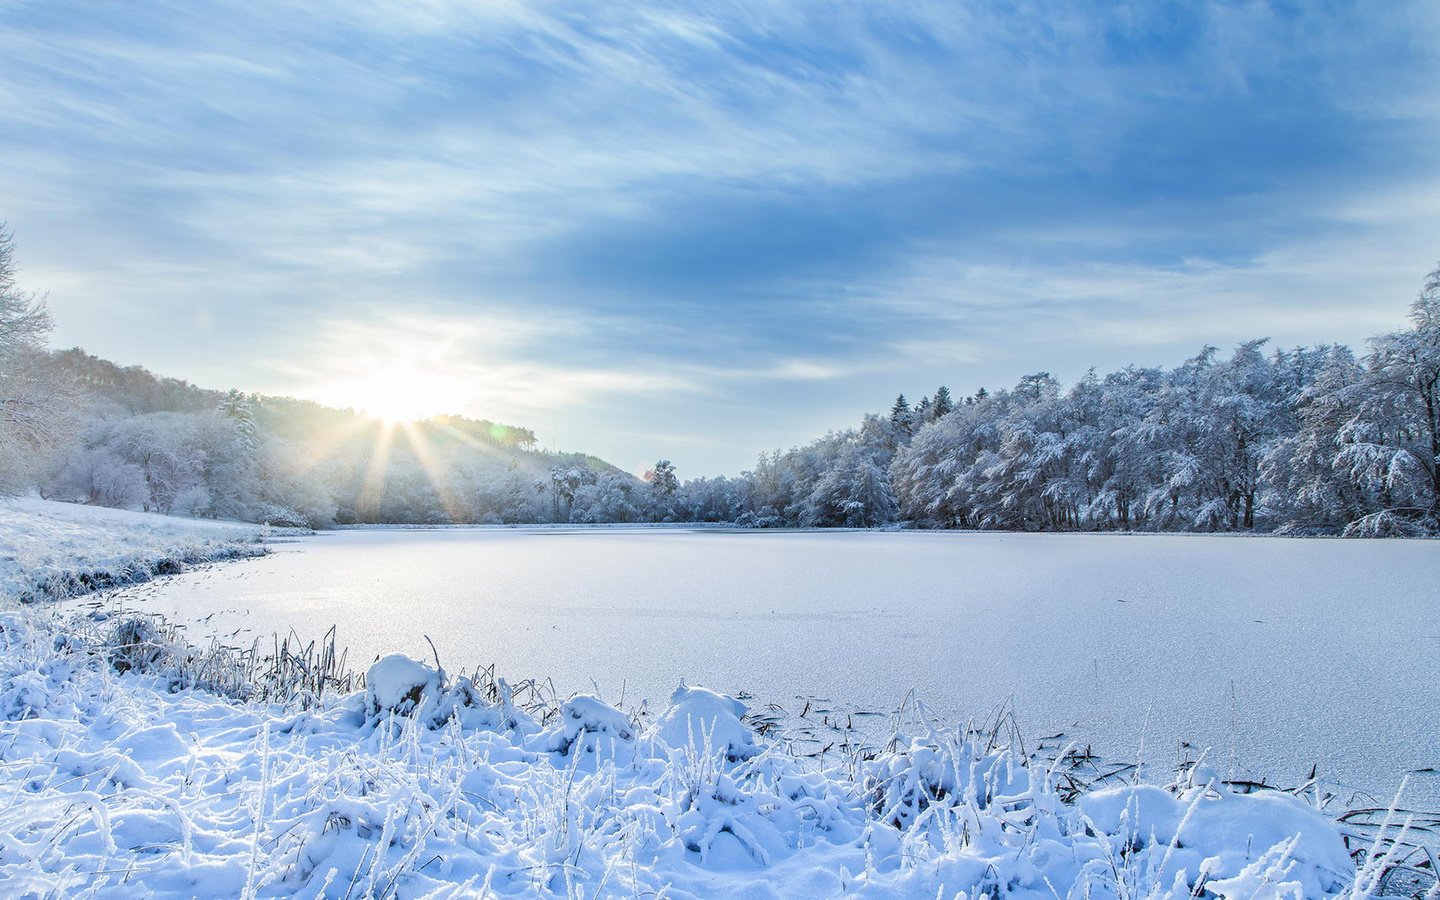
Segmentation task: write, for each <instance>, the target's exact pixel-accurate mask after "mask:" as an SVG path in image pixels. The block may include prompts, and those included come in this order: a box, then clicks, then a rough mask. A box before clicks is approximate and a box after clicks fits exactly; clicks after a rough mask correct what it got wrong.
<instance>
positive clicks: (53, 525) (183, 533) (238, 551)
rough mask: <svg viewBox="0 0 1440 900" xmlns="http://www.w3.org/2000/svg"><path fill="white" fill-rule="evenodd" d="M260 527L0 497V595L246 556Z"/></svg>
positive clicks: (142, 576) (74, 589) (113, 581)
mask: <svg viewBox="0 0 1440 900" xmlns="http://www.w3.org/2000/svg"><path fill="white" fill-rule="evenodd" d="M266 531H267V530H266V529H263V528H261V527H260V526H257V525H247V524H243V523H240V522H216V521H210V520H204V519H172V518H169V517H167V516H155V515H149V514H146V513H138V512H127V511H125V510H118V509H105V508H104V507H91V506H80V505H77V504H74V503H53V502H48V501H44V500H38V499H35V498H29V497H17V498H9V499H6V498H0V548H3V550H4V553H3V555H0V597H11V598H21V599H32V598H34V597H36V596H38V595H43V594H46V593H50V594H53V595H64V594H67V593H83V592H84V591H86V590H93V589H95V588H98V587H107V586H111V585H117V584H130V583H134V582H139V581H146V580H148V579H150V578H152V577H154V576H155V575H157V574H170V573H173V572H177V571H180V568H179V566H180V565H184V564H187V563H196V562H201V561H205V560H214V559H228V558H236V557H242V556H251V555H255V554H258V553H260V552H262V548H261V547H260V546H259V544H258V543H257V542H258V541H259V540H260V538H261V535H262V533H264V532H266ZM177 564H178V565H177Z"/></svg>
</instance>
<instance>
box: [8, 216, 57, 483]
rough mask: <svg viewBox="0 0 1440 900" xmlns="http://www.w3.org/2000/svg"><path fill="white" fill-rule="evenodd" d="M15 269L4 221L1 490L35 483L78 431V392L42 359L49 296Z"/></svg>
mask: <svg viewBox="0 0 1440 900" xmlns="http://www.w3.org/2000/svg"><path fill="white" fill-rule="evenodd" d="M15 275H16V268H15V242H14V236H13V235H12V234H11V233H10V232H9V231H8V230H7V229H6V228H5V227H4V225H3V224H0V494H6V493H13V492H15V491H18V490H20V489H22V488H24V487H27V486H28V485H30V484H31V483H32V482H33V480H34V478H35V475H36V466H37V463H38V462H39V461H40V460H42V459H43V458H44V457H46V456H48V454H49V453H50V452H52V451H53V450H54V449H55V448H56V447H57V446H59V445H60V444H61V443H62V442H63V441H64V440H65V439H66V438H67V437H69V435H70V434H71V432H72V431H73V419H72V416H73V411H72V409H71V407H70V404H71V401H72V399H73V392H72V391H71V390H70V389H69V386H68V385H66V384H64V383H63V382H61V381H59V380H56V379H54V378H51V377H48V376H47V373H46V372H45V371H44V370H43V369H42V368H41V366H40V365H39V364H38V363H39V360H40V358H41V355H42V354H43V348H44V344H45V339H46V337H47V336H48V335H49V334H50V329H51V327H52V322H51V320H50V313H49V312H48V311H47V310H46V308H45V298H44V297H43V296H41V295H38V294H34V293H26V292H24V291H21V290H20V289H19V287H17V285H16V280H15Z"/></svg>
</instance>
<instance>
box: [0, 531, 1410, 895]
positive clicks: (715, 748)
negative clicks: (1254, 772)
mask: <svg viewBox="0 0 1440 900" xmlns="http://www.w3.org/2000/svg"><path fill="white" fill-rule="evenodd" d="M30 514H31V515H32V516H33V514H34V511H33V510H31V511H30ZM153 518H155V517H145V519H144V520H139V521H134V520H132V521H127V522H115V521H110V522H108V523H107V524H106V526H105V527H108V528H110V529H111V531H109V532H106V535H107V536H106V538H105V540H98V539H97V541H96V542H95V543H92V544H91V545H89V546H90V547H92V548H93V547H94V546H100V545H103V546H105V547H106V549H108V550H110V551H115V550H116V549H117V547H116V545H115V543H114V541H115V540H116V536H117V535H122V534H123V533H124V530H125V529H126V528H130V529H132V530H134V531H135V534H134V535H133V536H132V538H133V542H132V544H131V545H129V548H128V550H129V552H128V553H119V552H110V553H108V555H104V556H97V557H94V558H92V559H91V560H90V561H89V562H88V563H87V565H88V566H89V569H88V571H97V572H103V571H106V570H105V568H104V567H105V566H106V565H115V564H120V563H126V562H127V561H132V560H134V559H136V558H148V557H144V554H145V553H147V552H154V551H153V548H154V547H155V546H157V543H158V544H165V546H166V547H168V548H170V549H172V550H174V551H176V552H177V553H178V554H179V555H180V556H184V555H185V554H198V553H199V552H200V551H199V550H198V549H197V548H205V547H208V546H210V544H209V543H208V542H211V541H215V540H217V538H218V537H219V536H218V535H217V534H216V533H215V532H214V530H213V528H210V527H209V526H208V525H202V526H199V527H197V528H196V529H194V530H193V531H191V532H190V533H189V535H188V537H187V536H186V535H183V534H177V533H167V534H165V535H163V536H157V535H156V534H155V533H153V532H152V531H146V530H145V529H144V528H142V527H141V526H143V525H147V524H148V525H150V526H152V527H153V526H156V525H157V523H154V522H147V521H146V520H149V519H153ZM71 524H75V525H77V528H76V530H77V531H83V530H84V529H86V528H90V529H94V528H96V527H98V525H97V523H95V522H84V523H78V524H77V523H73V522H72V523H71ZM168 524H170V525H174V524H176V523H173V522H171V523H168ZM52 525H53V523H52ZM38 527H39V526H35V525H34V523H33V522H30V523H21V524H20V525H19V526H18V527H17V524H16V523H15V522H13V521H12V522H9V523H5V522H0V538H4V539H6V540H7V541H8V543H7V544H6V545H5V549H6V550H7V551H11V547H12V546H14V545H16V543H17V538H16V537H15V535H16V533H17V532H22V531H28V532H29V537H30V539H31V541H30V543H31V545H32V546H31V547H30V549H31V550H32V551H33V550H34V547H33V544H34V539H35V538H36V537H37V536H38V535H37V533H36V529H37V528H38ZM51 530H52V532H54V533H55V534H60V533H63V532H64V529H62V528H59V527H58V526H55V527H53V528H52V529H51ZM102 530H103V529H102ZM227 537H229V538H230V539H232V540H234V539H239V540H242V541H243V540H253V539H254V538H253V536H252V537H248V538H247V537H244V536H240V537H238V538H237V536H236V535H233V534H231V535H227ZM161 538H163V540H162V539H161ZM67 540H68V541H69V543H68V545H67V548H66V551H65V552H66V553H68V554H69V555H68V556H66V557H65V558H67V559H70V560H72V561H75V562H76V563H77V564H78V563H80V562H85V560H84V554H85V553H86V552H87V550H86V547H85V546H82V544H81V543H80V542H77V540H76V539H75V535H74V534H69V535H68V537H67ZM187 540H188V541H190V542H191V543H188V544H187V543H186V541H187ZM166 541H169V542H170V543H168V544H167V543H165V542H166ZM53 555H54V554H52V556H53ZM31 558H33V556H32V557H31ZM57 558H58V557H57ZM197 558H198V557H197ZM21 565H22V561H21V554H19V553H15V552H7V553H6V554H5V566H6V568H5V570H4V571H3V572H0V574H3V575H4V577H5V579H6V580H5V581H4V582H3V584H4V585H5V586H6V589H7V591H13V588H12V587H11V586H12V585H14V584H21V583H26V582H25V579H24V577H22V576H21V575H19V574H17V571H16V570H19V569H20V567H21ZM10 596H11V597H14V596H15V594H14V593H11V594H10ZM0 644H3V647H4V651H5V652H4V654H3V659H4V663H3V673H0V674H3V677H0V710H3V712H4V718H3V720H0V746H4V747H5V748H6V749H4V750H3V752H0V766H3V771H4V773H5V775H4V779H3V787H4V788H5V789H6V792H7V793H9V795H10V796H11V797H12V798H16V799H13V800H12V801H11V802H10V804H9V806H8V807H0V875H4V876H6V879H7V881H6V883H7V884H11V885H14V886H15V890H16V893H17V894H19V895H24V894H26V893H27V892H32V891H33V892H35V893H38V894H47V893H52V892H59V893H65V892H74V891H87V890H89V891H94V892H95V893H97V894H99V895H101V896H130V895H134V894H136V893H140V894H143V893H145V892H146V891H149V892H152V893H154V894H156V895H162V896H191V895H240V896H279V895H289V894H297V893H298V894H303V895H306V896H344V895H354V894H355V893H356V892H357V891H358V892H360V893H362V894H363V893H365V892H373V893H375V894H379V895H384V894H385V893H386V892H388V891H392V890H395V891H398V892H399V893H400V895H402V896H457V895H466V894H474V893H477V892H478V893H480V894H482V895H489V894H516V895H531V894H537V893H555V894H557V895H564V896H587V897H588V896H634V895H636V894H641V893H648V892H654V893H657V894H659V895H664V896H674V897H687V896H694V897H703V896H713V895H716V894H720V893H724V894H732V893H745V892H751V893H752V894H753V895H756V896H780V897H808V896H837V895H842V896H870V897H890V896H925V897H933V896H936V895H937V893H939V894H941V895H943V896H946V897H950V896H967V897H976V896H979V895H981V894H982V893H985V892H989V893H990V894H992V895H993V894H994V893H995V892H996V891H1000V892H1004V893H1007V894H1009V895H1011V896H1021V897H1025V896H1035V897H1040V896H1045V897H1050V896H1062V897H1068V896H1077V897H1078V896H1087V895H1088V896H1136V895H1146V896H1157V897H1168V896H1176V897H1182V896H1191V895H1192V892H1194V891H1206V892H1208V893H1205V894H1204V895H1205V896H1216V897H1241V896H1243V897H1253V896H1261V897H1265V896H1275V897H1281V896H1304V897H1327V896H1365V895H1366V894H1368V893H1373V892H1375V890H1376V888H1377V887H1378V883H1376V880H1377V879H1378V878H1379V876H1380V875H1381V874H1382V871H1381V869H1380V868H1379V866H1378V864H1372V865H1370V866H1368V867H1366V868H1364V869H1363V870H1362V872H1361V873H1360V877H1359V879H1358V881H1357V879H1356V873H1355V868H1354V863H1353V862H1352V860H1351V857H1350V854H1349V850H1348V849H1347V846H1346V843H1345V841H1344V840H1343V838H1342V830H1341V828H1340V827H1338V826H1337V825H1336V824H1335V823H1333V822H1330V821H1328V820H1327V819H1326V818H1325V817H1324V816H1323V815H1322V814H1321V813H1320V812H1319V811H1317V810H1316V809H1314V808H1313V807H1312V806H1310V805H1308V804H1307V803H1305V802H1303V801H1302V800H1301V799H1297V798H1296V797H1294V796H1291V795H1290V794H1287V793H1283V792H1278V791H1261V792H1258V793H1254V794H1239V793H1235V792H1232V791H1231V790H1229V789H1228V788H1227V787H1226V786H1225V785H1224V784H1222V783H1221V782H1220V781H1219V778H1218V776H1217V775H1216V774H1215V773H1214V771H1213V770H1212V769H1211V768H1210V767H1208V766H1206V765H1204V764H1203V762H1202V763H1201V764H1198V765H1195V766H1193V767H1191V768H1189V769H1187V770H1185V771H1182V772H1178V773H1176V775H1175V778H1174V780H1173V782H1171V783H1169V784H1166V785H1146V784H1128V783H1118V784H1117V783H1115V782H1113V781H1111V782H1107V783H1104V784H1087V783H1086V781H1085V779H1084V778H1083V777H1081V776H1080V774H1079V773H1080V772H1081V768H1080V767H1079V766H1075V765H1069V764H1063V765H1061V764H1056V765H1051V766H1049V767H1046V766H1037V764H1036V762H1035V760H1033V759H1030V758H1027V757H1026V756H1025V755H1024V754H1023V753H1021V752H1020V751H1019V750H1018V749H1017V747H1016V745H1015V743H1014V742H1013V741H1011V740H1008V739H1006V736H1004V735H1003V734H1001V733H1000V732H999V731H998V730H992V731H991V732H989V733H988V734H987V733H981V732H973V731H971V732H964V731H960V730H954V729H938V728H932V729H924V728H920V729H916V730H915V731H914V733H912V734H909V735H905V736H897V739H896V740H895V741H893V742H892V743H891V744H890V745H889V746H888V747H887V748H885V750H884V751H883V752H880V753H877V754H874V755H873V756H868V757H866V756H862V755H860V754H856V755H853V756H851V757H850V758H849V759H848V760H844V761H838V762H837V761H834V760H832V761H830V762H828V763H825V764H823V765H822V764H818V763H816V762H815V761H814V760H812V759H806V758H801V757H797V756H794V755H792V754H790V753H787V752H786V750H785V749H784V747H783V746H782V744H781V742H780V741H779V740H777V739H775V738H774V737H773V736H761V735H758V734H756V733H755V731H754V729H753V728H752V727H751V725H750V724H748V723H747V720H746V719H745V717H744V715H743V714H744V707H743V704H741V703H740V702H739V701H736V700H733V699H731V698H726V697H723V696H721V695H717V694H712V693H710V692H708V691H705V690H703V689H683V688H682V689H681V690H677V692H676V694H675V695H674V696H673V697H672V698H671V705H670V706H669V708H668V709H666V710H663V711H660V712H659V714H658V715H656V716H653V717H652V716H644V717H639V718H637V717H633V716H631V715H629V714H627V713H625V712H623V711H621V710H617V709H615V708H613V707H610V706H608V705H607V704H604V703H603V702H601V701H600V700H598V699H596V698H591V697H573V698H570V699H568V700H565V701H559V700H558V699H557V698H548V699H540V698H538V697H535V696H533V695H532V696H530V698H529V700H523V699H522V700H517V695H516V693H515V692H514V691H513V690H512V688H511V687H510V686H508V685H506V684H505V683H504V682H503V680H501V679H498V678H493V677H491V678H480V679H478V680H472V679H465V678H450V677H447V675H446V674H445V673H444V672H443V671H442V670H437V669H436V668H435V667H432V666H430V665H427V664H425V663H420V662H417V661H414V660H405V659H403V658H397V657H392V658H388V659H387V660H383V661H382V663H383V665H381V666H379V667H378V668H375V667H372V669H371V671H370V673H369V674H370V678H369V684H368V687H367V689H366V690H365V691H364V692H353V691H352V692H348V693H340V692H335V691H332V692H329V693H322V694H320V695H318V696H314V695H313V692H312V695H311V696H306V697H303V698H297V697H291V698H290V699H289V700H288V701H277V700H274V699H273V697H274V696H278V695H274V694H272V695H271V697H272V699H266V700H263V701H257V700H256V699H254V698H252V699H251V701H250V702H248V703H240V702H237V701H235V700H232V699H227V698H226V697H224V696H222V694H223V691H222V692H220V693H217V692H216V691H214V690H206V689H204V687H203V686H197V684H200V683H201V682H200V681H199V680H197V679H195V678H193V677H192V676H193V675H194V674H195V673H196V672H200V671H208V672H209V673H210V675H211V676H214V675H215V673H217V672H220V671H223V670H224V666H225V665H227V664H229V663H227V662H226V660H223V659H221V660H218V661H217V660H216V658H215V657H214V656H213V654H214V653H215V648H212V649H211V650H210V651H201V650H198V649H197V648H193V647H189V646H187V645H184V644H183V642H178V641H176V640H174V639H173V637H166V636H164V635H163V634H162V633H161V632H160V631H158V630H157V631H144V630H143V629H142V630H139V631H137V629H136V626H134V625H133V624H131V620H129V619H117V620H113V621H112V620H108V619H106V618H105V617H103V616H102V617H95V618H91V619H88V620H86V619H84V618H83V617H82V618H73V619H69V620H64V619H61V618H60V617H58V616H56V615H55V614H54V613H53V611H52V610H49V609H47V608H45V607H44V606H43V605H42V606H41V607H38V608H36V607H31V608H29V609H25V610H17V611H14V612H10V613H6V614H4V617H3V619H0ZM207 652H208V653H210V654H212V655H211V656H209V657H207V656H206V653H207ZM252 664H253V661H252ZM207 666H208V667H209V668H208V669H207V668H206V667H207ZM122 670H124V671H122ZM187 679H189V680H187ZM1059 756H1060V758H1061V759H1062V760H1064V759H1066V758H1067V754H1066V753H1064V752H1062V753H1061V754H1060V755H1059ZM1354 833H1355V834H1358V832H1354ZM1422 874H1424V873H1422ZM7 889H8V888H7Z"/></svg>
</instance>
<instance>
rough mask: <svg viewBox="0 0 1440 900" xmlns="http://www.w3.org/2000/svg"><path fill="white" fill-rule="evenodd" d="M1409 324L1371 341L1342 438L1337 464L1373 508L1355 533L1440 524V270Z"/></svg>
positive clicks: (1418, 300)
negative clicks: (1368, 493)
mask: <svg viewBox="0 0 1440 900" xmlns="http://www.w3.org/2000/svg"><path fill="white" fill-rule="evenodd" d="M1410 323H1411V327H1410V328H1409V329H1408V330H1406V331H1396V332H1391V333H1389V334H1382V335H1380V336H1379V337H1376V338H1374V339H1373V340H1372V341H1371V352H1370V355H1369V356H1368V357H1367V358H1366V373H1365V381H1364V384H1365V391H1364V399H1363V402H1362V403H1361V405H1360V410H1359V412H1358V414H1357V415H1356V416H1355V417H1354V418H1353V419H1352V420H1351V421H1350V422H1349V423H1348V424H1347V425H1346V426H1345V429H1344V431H1343V435H1342V441H1343V442H1344V443H1345V447H1344V449H1343V450H1342V451H1341V454H1340V459H1339V463H1340V464H1341V465H1343V466H1345V467H1346V468H1348V470H1349V471H1350V472H1351V474H1352V475H1353V476H1354V477H1356V478H1357V479H1358V480H1360V481H1361V482H1363V483H1365V484H1367V485H1368V486H1369V487H1370V488H1371V489H1373V490H1375V491H1376V492H1377V493H1378V495H1379V500H1380V507H1381V509H1380V510H1379V511H1377V513H1374V514H1372V516H1374V518H1373V519H1372V520H1370V521H1368V522H1363V523H1359V524H1358V525H1357V530H1358V531H1360V532H1361V533H1366V534H1369V533H1386V532H1387V530H1388V528H1389V526H1388V525H1387V524H1386V523H1387V522H1390V521H1399V522H1403V521H1404V520H1415V521H1414V526H1415V527H1417V528H1419V529H1422V530H1434V529H1435V528H1436V523H1437V519H1440V267H1437V268H1436V269H1435V270H1434V271H1432V272H1431V273H1430V274H1429V275H1428V276H1427V277H1426V279H1425V285H1424V287H1423V288H1422V289H1421V291H1420V295H1419V296H1418V297H1417V298H1416V299H1415V302H1414V303H1413V304H1411V307H1410Z"/></svg>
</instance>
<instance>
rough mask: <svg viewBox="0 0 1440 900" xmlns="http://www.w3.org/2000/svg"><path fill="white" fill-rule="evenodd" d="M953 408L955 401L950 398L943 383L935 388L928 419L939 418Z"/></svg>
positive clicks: (948, 390) (948, 391)
mask: <svg viewBox="0 0 1440 900" xmlns="http://www.w3.org/2000/svg"><path fill="white" fill-rule="evenodd" d="M954 408H955V403H954V401H952V400H951V399H950V389H949V388H947V387H946V386H945V385H943V384H942V385H940V387H938V388H936V389H935V399H934V400H933V401H931V406H930V419H931V421H934V420H935V419H938V418H941V417H942V416H944V415H946V414H947V413H949V412H950V411H951V410H952V409H954Z"/></svg>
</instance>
